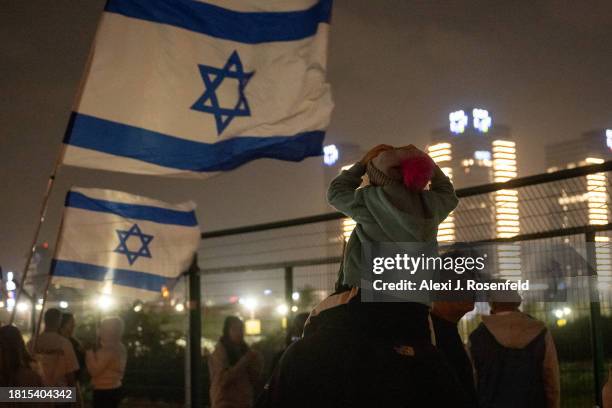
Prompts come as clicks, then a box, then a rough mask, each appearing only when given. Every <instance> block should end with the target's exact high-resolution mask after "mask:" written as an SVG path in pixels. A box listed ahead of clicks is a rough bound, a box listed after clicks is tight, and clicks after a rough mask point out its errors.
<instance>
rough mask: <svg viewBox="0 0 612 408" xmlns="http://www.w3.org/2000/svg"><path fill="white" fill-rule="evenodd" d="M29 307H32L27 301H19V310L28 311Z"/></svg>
mask: <svg viewBox="0 0 612 408" xmlns="http://www.w3.org/2000/svg"><path fill="white" fill-rule="evenodd" d="M28 309H30V305H29V304H27V303H26V302H19V303H18V304H17V311H18V312H26V311H28Z"/></svg>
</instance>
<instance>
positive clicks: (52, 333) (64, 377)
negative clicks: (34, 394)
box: [28, 309, 79, 387]
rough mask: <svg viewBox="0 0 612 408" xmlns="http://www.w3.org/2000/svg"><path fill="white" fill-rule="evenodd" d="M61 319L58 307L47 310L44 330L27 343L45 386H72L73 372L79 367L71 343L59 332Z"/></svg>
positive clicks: (73, 380) (73, 384)
mask: <svg viewBox="0 0 612 408" xmlns="http://www.w3.org/2000/svg"><path fill="white" fill-rule="evenodd" d="M61 319H62V312H60V311H59V309H49V310H47V311H46V312H45V316H44V320H45V331H44V332H42V333H41V334H39V335H38V336H37V337H35V338H33V339H32V340H30V341H29V343H28V349H29V350H30V353H31V354H32V356H33V357H34V358H35V359H36V361H38V363H39V364H40V368H41V371H42V379H43V384H44V386H46V387H74V386H75V372H76V371H77V370H78V369H79V362H78V360H77V357H76V354H75V353H74V349H73V347H72V344H71V343H70V341H69V340H68V339H66V338H65V337H64V336H62V335H61V334H59V327H60V322H61Z"/></svg>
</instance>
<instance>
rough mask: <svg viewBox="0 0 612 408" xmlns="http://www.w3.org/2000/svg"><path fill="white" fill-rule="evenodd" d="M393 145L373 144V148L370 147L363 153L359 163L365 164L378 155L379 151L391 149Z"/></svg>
mask: <svg viewBox="0 0 612 408" xmlns="http://www.w3.org/2000/svg"><path fill="white" fill-rule="evenodd" d="M393 149H394V147H393V146H390V145H386V144H379V145H378V146H374V147H373V148H371V149H370V151H369V152H367V153H366V154H365V156H363V158H362V159H361V160H360V161H359V162H360V163H361V164H363V165H366V166H367V164H368V163H369V162H370V161H371V160H372V159H373V158H375V157H376V156H378V155H379V154H380V153H382V152H384V151H386V150H393Z"/></svg>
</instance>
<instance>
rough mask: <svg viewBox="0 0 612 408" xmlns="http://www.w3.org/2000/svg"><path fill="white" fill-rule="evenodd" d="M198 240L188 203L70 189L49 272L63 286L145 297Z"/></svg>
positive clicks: (175, 270)
mask: <svg viewBox="0 0 612 408" xmlns="http://www.w3.org/2000/svg"><path fill="white" fill-rule="evenodd" d="M199 242H200V229H199V227H198V221H197V219H196V215H195V204H194V203H192V202H188V203H184V204H178V205H171V204H167V203H164V202H161V201H157V200H153V199H150V198H145V197H140V196H136V195H132V194H128V193H123V192H120V191H112V190H102V189H85V188H73V189H71V190H70V191H69V192H68V194H67V196H66V202H65V209H64V217H63V220H62V226H61V230H60V238H59V242H58V244H57V249H56V252H55V256H54V259H53V262H52V266H51V274H52V275H53V282H54V283H58V284H61V285H64V286H71V287H78V288H90V289H93V290H96V291H98V292H101V293H104V294H111V293H115V292H117V291H119V292H120V294H121V295H126V294H128V295H131V296H133V297H137V298H149V297H151V295H153V296H157V295H159V294H160V293H161V291H162V290H163V288H164V287H170V286H172V284H173V280H174V279H175V278H177V277H178V276H179V275H180V274H181V273H182V272H185V271H186V270H187V269H188V268H189V266H190V265H191V262H192V261H193V257H194V254H195V252H196V250H197V248H198V245H199Z"/></svg>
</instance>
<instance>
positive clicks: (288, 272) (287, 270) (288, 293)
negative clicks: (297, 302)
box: [285, 266, 293, 330]
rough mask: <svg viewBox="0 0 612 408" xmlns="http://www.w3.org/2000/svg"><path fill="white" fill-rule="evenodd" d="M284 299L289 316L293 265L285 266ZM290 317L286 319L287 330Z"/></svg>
mask: <svg viewBox="0 0 612 408" xmlns="http://www.w3.org/2000/svg"><path fill="white" fill-rule="evenodd" d="M285 301H286V302H287V307H288V308H289V312H288V313H287V316H288V317H290V316H291V315H292V313H293V312H292V310H291V307H292V306H293V266H286V267H285ZM290 321H291V319H290V318H288V319H287V330H289V322H290Z"/></svg>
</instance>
